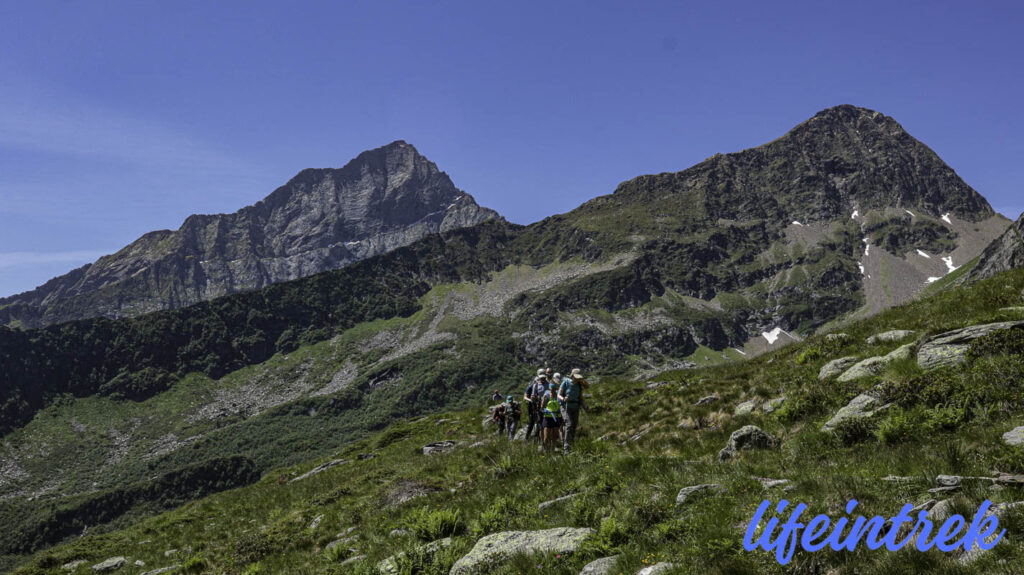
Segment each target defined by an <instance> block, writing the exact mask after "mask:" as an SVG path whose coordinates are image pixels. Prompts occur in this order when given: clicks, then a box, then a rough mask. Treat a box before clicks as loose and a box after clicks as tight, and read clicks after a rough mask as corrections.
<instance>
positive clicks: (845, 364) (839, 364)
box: [818, 356, 857, 381]
mask: <svg viewBox="0 0 1024 575" xmlns="http://www.w3.org/2000/svg"><path fill="white" fill-rule="evenodd" d="M855 363H857V356H850V357H841V358H839V359H833V360H832V361H830V362H828V363H826V364H825V365H823V366H821V370H820V371H818V379H820V380H822V381H824V380H826V379H832V378H833V377H838V376H839V375H840V374H841V373H843V372H844V371H846V370H847V369H849V368H850V366H852V365H853V364H855Z"/></svg>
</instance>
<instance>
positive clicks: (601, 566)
mask: <svg viewBox="0 0 1024 575" xmlns="http://www.w3.org/2000/svg"><path fill="white" fill-rule="evenodd" d="M618 561H619V556H618V555H612V556H611V557H602V558H600V559H598V560H597V561H591V562H590V563H587V565H586V566H585V567H584V568H583V570H582V571H580V575H612V574H613V573H615V564H616V563H617V562H618Z"/></svg>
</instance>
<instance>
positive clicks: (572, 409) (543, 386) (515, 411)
mask: <svg viewBox="0 0 1024 575" xmlns="http://www.w3.org/2000/svg"><path fill="white" fill-rule="evenodd" d="M588 387H590V384H589V383H587V380H586V379H584V378H583V375H582V374H581V373H580V370H579V369H573V370H572V372H570V373H569V375H568V376H565V377H563V376H562V374H560V373H552V370H551V369H550V368H543V367H542V368H540V369H538V370H537V376H536V377H534V378H533V379H532V380H530V383H529V384H528V385H527V386H526V392H525V393H524V394H523V404H525V406H526V414H527V417H528V418H529V419H528V422H527V425H526V440H527V441H529V440H530V439H533V438H536V439H538V440H540V441H541V443H542V446H543V448H544V449H552V448H554V449H557V448H558V444H559V443H561V444H562V450H563V451H564V452H565V453H568V452H569V449H570V448H571V446H572V443H573V441H574V440H575V439H576V432H577V430H578V429H579V422H580V410H581V409H582V410H584V411H586V409H587V406H586V403H585V402H584V397H583V390H584V389H586V388H588ZM492 399H493V400H496V401H501V400H503V399H504V402H503V403H502V404H501V405H499V406H497V407H495V408H493V410H492V418H493V419H494V421H495V422H497V424H498V434H506V433H507V434H508V438H509V440H512V439H515V436H516V432H518V431H519V421H520V419H521V417H522V411H523V407H522V404H520V403H519V402H518V401H516V398H515V396H512V395H509V396H508V397H505V398H503V397H502V396H501V394H500V393H499V392H498V390H494V395H493V396H492ZM535 432H536V433H535Z"/></svg>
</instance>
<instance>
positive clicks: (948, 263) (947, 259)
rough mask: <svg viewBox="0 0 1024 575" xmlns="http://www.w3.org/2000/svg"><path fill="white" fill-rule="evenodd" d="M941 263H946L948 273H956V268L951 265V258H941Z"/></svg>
mask: <svg viewBox="0 0 1024 575" xmlns="http://www.w3.org/2000/svg"><path fill="white" fill-rule="evenodd" d="M942 261H943V262H945V263H946V267H947V268H949V272H947V273H953V272H955V271H956V268H957V266H955V265H953V256H946V257H944V258H942Z"/></svg>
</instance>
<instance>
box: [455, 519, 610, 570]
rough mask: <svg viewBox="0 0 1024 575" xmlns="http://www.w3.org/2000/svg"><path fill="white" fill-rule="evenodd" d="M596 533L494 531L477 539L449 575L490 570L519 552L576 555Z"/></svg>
mask: <svg viewBox="0 0 1024 575" xmlns="http://www.w3.org/2000/svg"><path fill="white" fill-rule="evenodd" d="M593 532H594V530H593V529H588V528H582V529H577V528H572V527H556V528H554V529H544V530H542V531H505V532H502V533H492V534H491V535H487V536H486V537H483V538H481V539H480V540H479V541H477V542H476V545H475V546H474V547H473V549H471V550H470V552H469V553H468V554H466V556H465V557H463V558H462V559H459V560H458V561H456V562H455V565H453V566H452V569H451V571H450V572H449V575H470V574H473V573H481V572H486V570H487V569H488V568H489V567H490V566H492V565H495V564H497V563H499V562H500V561H502V560H504V559H507V558H509V557H511V556H513V555H516V554H519V553H561V554H572V553H575V552H576V550H577V549H579V547H580V545H581V544H582V543H583V541H584V540H585V539H586V538H587V537H590V535H591V534H593Z"/></svg>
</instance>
